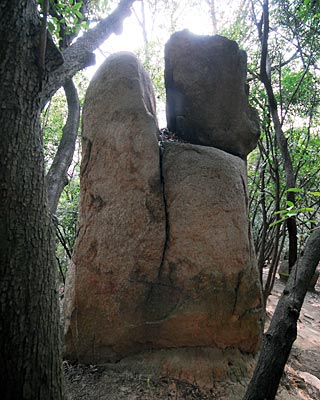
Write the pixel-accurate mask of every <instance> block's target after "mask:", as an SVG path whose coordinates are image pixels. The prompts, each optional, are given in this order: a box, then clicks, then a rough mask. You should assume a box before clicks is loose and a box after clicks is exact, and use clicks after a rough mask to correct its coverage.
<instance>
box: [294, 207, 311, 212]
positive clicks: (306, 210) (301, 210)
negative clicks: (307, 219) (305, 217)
mask: <svg viewBox="0 0 320 400" xmlns="http://www.w3.org/2000/svg"><path fill="white" fill-rule="evenodd" d="M297 211H298V212H302V213H305V212H313V211H314V208H312V207H302V208H299V209H298V210H297Z"/></svg>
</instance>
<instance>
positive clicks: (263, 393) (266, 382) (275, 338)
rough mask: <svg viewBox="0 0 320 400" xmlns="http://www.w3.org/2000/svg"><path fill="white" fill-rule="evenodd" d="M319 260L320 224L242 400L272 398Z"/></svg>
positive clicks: (290, 282)
mask: <svg viewBox="0 0 320 400" xmlns="http://www.w3.org/2000/svg"><path fill="white" fill-rule="evenodd" d="M319 261H320V225H318V227H317V228H316V230H315V231H314V232H313V234H312V235H311V236H310V238H309V239H308V241H307V243H306V247H305V251H304V255H303V256H302V258H301V259H300V260H298V261H297V262H296V264H295V266H294V268H293V270H292V273H291V274H290V276H289V279H288V282H287V284H286V286H285V289H284V291H283V293H282V296H281V298H280V300H279V302H278V305H277V307H276V309H275V312H274V315H273V318H272V320H271V324H270V327H269V329H268V331H267V333H266V334H265V335H264V337H263V345H262V350H261V353H260V357H259V360H258V363H257V366H256V368H255V371H254V374H253V377H252V379H251V381H250V384H249V386H248V389H247V392H246V394H245V396H244V399H243V400H273V399H274V398H275V395H276V393H277V390H278V386H279V382H280V379H281V376H282V374H283V370H284V367H285V364H286V362H287V360H288V357H289V354H290V351H291V347H292V344H293V342H294V341H295V339H296V337H297V320H298V318H299V314H300V310H301V307H302V304H303V301H304V298H305V295H306V292H307V290H308V285H309V283H310V281H311V278H312V277H313V274H314V272H315V270H316V268H317V265H318V263H319Z"/></svg>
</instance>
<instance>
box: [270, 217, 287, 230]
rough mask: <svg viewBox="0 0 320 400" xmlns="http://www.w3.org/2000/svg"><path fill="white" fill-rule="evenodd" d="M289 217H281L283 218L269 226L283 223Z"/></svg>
mask: <svg viewBox="0 0 320 400" xmlns="http://www.w3.org/2000/svg"><path fill="white" fill-rule="evenodd" d="M287 219H288V218H281V219H278V220H277V221H274V222H272V224H270V225H269V226H270V228H271V227H272V226H275V225H277V224H281V222H283V221H286V220H287Z"/></svg>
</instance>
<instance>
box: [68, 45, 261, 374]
mask: <svg viewBox="0 0 320 400" xmlns="http://www.w3.org/2000/svg"><path fill="white" fill-rule="evenodd" d="M156 135H157V124H156V120H155V117H154V98H153V94H152V90H151V84H150V81H149V78H148V77H147V75H146V73H145V72H144V70H143V68H142V66H141V65H140V63H139V62H138V61H137V59H136V58H135V57H134V56H133V55H131V54H128V53H120V54H118V55H114V56H112V57H110V58H109V59H108V60H107V61H106V62H105V63H104V64H103V66H102V67H101V68H100V69H99V71H98V72H97V74H96V76H95V77H94V79H93V80H92V82H91V83H90V86H89V89H88V92H87V95H86V101H85V107H84V115H83V153H84V157H83V161H82V165H81V196H80V213H79V214H80V217H79V235H78V238H77V241H76V246H75V251H74V255H73V260H72V265H71V267H70V270H69V273H68V284H67V287H66V299H65V316H66V325H65V328H66V336H65V340H66V352H65V353H66V357H67V358H69V359H78V360H79V361H81V362H90V363H97V362H106V361H107V362H109V361H111V362H112V361H118V360H120V359H122V358H124V357H126V356H129V355H131V354H134V353H139V352H142V351H146V350H156V349H167V350H168V351H169V352H170V351H171V350H173V349H177V350H179V354H180V350H181V351H182V353H183V349H185V348H192V349H197V348H198V347H201V348H202V349H204V348H211V349H212V348H222V349H225V348H230V347H235V348H236V349H240V350H242V351H246V352H255V351H256V349H257V346H258V344H259V339H260V335H261V326H262V325H261V319H262V308H261V296H260V288H259V279H258V274H257V271H256V269H255V262H254V254H253V251H252V246H251V237H250V232H249V221H248V215H247V202H246V200H247V197H246V196H247V194H246V167H245V162H244V161H243V160H241V159H240V158H239V157H235V156H232V155H230V154H227V153H225V152H223V151H221V150H218V149H214V148H210V147H203V146H198V145H190V144H181V143H165V144H164V145H163V146H164V149H163V154H162V156H161V159H160V158H159V146H158V143H157V137H156ZM162 354H164V353H162ZM166 354H168V353H166ZM181 359H182V358H181ZM205 365H207V363H205ZM167 366H168V371H169V370H171V369H170V368H172V366H171V367H170V366H169V365H168V364H167ZM175 368H176V367H175V366H174V369H175Z"/></svg>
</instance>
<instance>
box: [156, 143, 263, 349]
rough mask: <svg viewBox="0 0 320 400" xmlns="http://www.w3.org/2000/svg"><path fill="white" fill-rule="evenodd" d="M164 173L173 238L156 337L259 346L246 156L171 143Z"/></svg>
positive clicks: (169, 341) (160, 341) (184, 343)
mask: <svg viewBox="0 0 320 400" xmlns="http://www.w3.org/2000/svg"><path fill="white" fill-rule="evenodd" d="M162 174H163V181H164V194H165V203H166V214H167V242H166V249H165V256H164V262H163V264H162V266H161V269H160V271H159V283H158V284H157V285H156V286H154V287H153V290H152V292H151V293H150V297H149V307H150V310H149V315H150V316H151V315H152V318H153V319H154V320H155V321H154V322H152V321H149V324H150V327H152V326H154V329H155V332H154V338H152V342H153V343H156V345H157V347H160V348H166V347H167V348H176V347H193V346H213V347H219V348H225V347H232V346H234V347H237V348H239V349H241V350H243V351H246V352H254V351H255V350H256V348H257V344H258V343H259V337H260V334H261V318H262V314H261V297H260V287H259V284H258V276H257V271H256V266H255V257H254V254H253V250H252V247H251V241H250V238H251V235H250V232H249V229H250V224H249V220H248V215H247V202H246V200H247V194H246V193H247V188H246V165H245V162H244V161H243V160H241V159H240V158H238V157H235V156H232V155H230V154H227V153H225V152H223V151H220V150H218V149H214V148H208V147H203V146H197V145H190V144H181V143H166V144H165V145H164V152H163V171H162ZM157 332H158V335H157V334H156V333H157Z"/></svg>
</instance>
